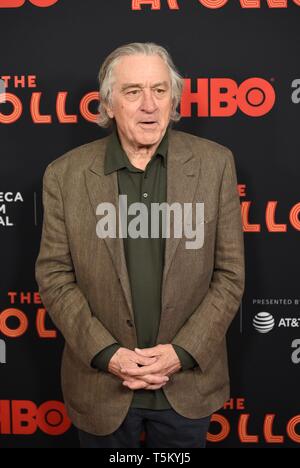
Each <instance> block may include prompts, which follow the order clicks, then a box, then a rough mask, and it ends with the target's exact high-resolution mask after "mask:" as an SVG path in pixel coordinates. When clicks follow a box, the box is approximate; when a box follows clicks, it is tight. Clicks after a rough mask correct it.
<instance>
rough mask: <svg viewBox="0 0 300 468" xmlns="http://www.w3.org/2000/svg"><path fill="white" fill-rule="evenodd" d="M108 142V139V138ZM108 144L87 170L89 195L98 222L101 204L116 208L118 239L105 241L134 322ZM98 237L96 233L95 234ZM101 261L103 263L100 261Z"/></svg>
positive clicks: (114, 178) (114, 176) (116, 189)
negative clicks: (107, 168) (107, 156)
mask: <svg viewBox="0 0 300 468" xmlns="http://www.w3.org/2000/svg"><path fill="white" fill-rule="evenodd" d="M106 140H107V138H106ZM105 149H106V144H103V145H101V148H100V153H101V154H99V153H97V154H96V156H95V158H94V161H93V163H92V164H91V166H90V167H89V168H88V169H87V170H86V174H85V175H86V185H87V191H88V194H89V199H90V202H91V205H92V207H93V212H94V215H95V218H96V220H97V221H98V220H99V219H98V218H97V216H96V210H97V206H98V205H99V203H101V202H108V203H111V204H112V205H113V206H114V207H115V208H116V218H117V228H116V229H117V237H116V238H112V237H106V238H104V239H103V241H104V242H105V244H106V246H107V248H108V250H109V252H110V255H111V259H112V262H113V264H114V266H115V269H116V273H117V275H118V277H119V279H120V282H121V286H122V288H123V291H124V295H125V298H126V301H127V304H128V308H129V311H130V314H131V317H132V319H133V320H134V313H133V307H132V299H131V290H130V282H129V276H128V271H127V266H126V259H125V251H124V245H123V239H122V238H120V237H118V232H119V210H118V207H119V193H118V178H117V172H116V171H115V172H112V173H111V174H107V175H105V174H104V155H105ZM95 235H96V232H95ZM99 261H101V260H100V259H99Z"/></svg>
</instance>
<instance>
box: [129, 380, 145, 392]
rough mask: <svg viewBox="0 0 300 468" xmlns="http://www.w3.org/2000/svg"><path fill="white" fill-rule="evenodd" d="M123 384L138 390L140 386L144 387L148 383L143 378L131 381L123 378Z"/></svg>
mask: <svg viewBox="0 0 300 468" xmlns="http://www.w3.org/2000/svg"><path fill="white" fill-rule="evenodd" d="M123 385H124V386H125V387H128V388H130V389H131V390H139V389H141V388H145V387H146V386H147V385H148V384H147V382H144V381H143V380H134V381H133V382H129V381H128V380H124V382H123Z"/></svg>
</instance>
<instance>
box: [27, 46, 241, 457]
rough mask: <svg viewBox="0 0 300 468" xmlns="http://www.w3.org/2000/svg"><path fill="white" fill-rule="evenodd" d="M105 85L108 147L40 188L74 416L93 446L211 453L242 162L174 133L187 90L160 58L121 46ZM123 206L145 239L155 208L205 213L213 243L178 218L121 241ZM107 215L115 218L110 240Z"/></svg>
mask: <svg viewBox="0 0 300 468" xmlns="http://www.w3.org/2000/svg"><path fill="white" fill-rule="evenodd" d="M99 81H100V96H101V102H100V106H99V120H98V124H99V125H100V126H101V127H109V128H111V132H110V134H109V136H107V137H105V138H102V139H99V140H96V141H94V142H92V143H88V144H86V145H83V146H81V147H79V148H75V149H74V150H72V151H70V152H68V153H67V154H65V155H63V156H61V157H60V158H58V159H56V160H55V161H53V162H52V163H51V164H49V166H48V167H47V169H46V172H45V175H44V182H43V202H44V224H43V232H42V240H41V248H40V253H39V256H38V259H37V263H36V278H37V282H38V284H39V290H40V294H41V297H42V299H43V302H44V304H45V306H46V308H47V310H48V312H49V314H50V316H51V317H52V319H53V321H54V323H55V324H56V325H57V327H58V328H59V329H60V330H61V332H62V334H63V336H64V338H65V348H64V353H63V359H62V389H63V395H64V400H65V403H66V407H67V411H68V414H69V416H70V418H71V420H72V421H73V423H74V425H75V426H76V427H77V428H78V429H79V438H80V443H81V447H84V448H86V447H95V448H101V447H115V448H125V447H127V448H130V447H140V446H141V445H140V444H141V434H142V433H143V432H144V433H145V445H146V447H153V448H172V447H174V448H193V447H195V448H201V447H205V441H206V434H207V431H208V426H209V422H210V416H211V414H212V413H213V412H214V411H216V410H218V409H219V408H220V407H221V406H222V405H223V404H224V402H225V401H226V400H227V399H228V398H229V376H228V367H227V351H226V331H227V329H228V326H229V325H230V323H231V321H232V319H233V317H234V315H235V313H236V311H237V310H238V308H239V304H240V301H241V296H242V293H243V289H244V254H243V234H242V226H241V214H240V205H239V198H238V194H237V180H236V172H235V165H234V159H233V155H232V152H231V151H230V150H229V149H228V148H226V147H224V146H222V145H220V144H218V143H215V142H213V141H210V140H207V139H204V138H200V137H197V136H194V135H190V134H188V133H183V132H179V131H175V130H173V129H172V124H173V122H176V121H178V120H179V118H180V116H179V114H178V113H177V107H178V104H179V102H180V98H181V94H182V87H183V80H182V78H181V76H180V75H179V73H178V71H177V70H176V68H175V66H174V64H173V61H172V59H171V57H170V55H169V54H168V52H167V51H166V50H165V49H164V48H163V47H161V46H158V45H156V44H154V43H132V44H127V45H124V46H121V47H119V48H118V49H116V50H114V51H113V52H112V53H111V54H110V55H109V56H108V57H107V58H106V60H105V61H104V63H103V65H102V67H101V69H100V73H99ZM121 197H125V198H126V201H127V207H128V206H129V207H130V206H131V207H132V208H135V207H136V206H138V207H140V206H141V205H143V206H144V207H146V208H147V210H146V212H147V214H146V215H144V217H143V218H140V220H139V222H140V223H142V220H144V221H145V220H146V221H148V222H149V224H148V228H149V226H150V225H151V221H153V220H152V219H151V213H152V211H151V207H152V206H157V204H159V205H160V204H165V206H167V207H169V208H170V211H169V214H170V213H171V211H172V207H174V205H176V204H177V205H178V204H181V205H184V204H190V205H191V206H192V213H193V214H194V213H195V209H194V205H196V204H199V203H202V204H204V216H203V217H202V220H201V221H200V225H201V228H202V231H203V234H204V243H203V245H202V246H201V248H199V246H198V247H196V248H187V243H186V241H187V234H186V231H185V230H184V232H182V231H181V232H182V235H181V236H180V235H175V234H174V232H173V231H174V230H172V228H174V226H175V224H176V223H177V221H178V212H177V214H176V213H175V212H174V213H173V214H174V216H173V217H172V216H169V217H168V218H166V217H163V216H162V215H161V217H160V218H159V221H160V222H159V235H150V234H151V233H152V230H151V229H150V228H149V231H147V234H149V233H150V234H149V235H145V230H143V234H140V235H138V230H137V229H135V230H134V229H128V231H129V235H128V233H127V234H126V235H124V230H125V229H124V227H126V228H129V227H130V228H132V223H133V222H135V223H137V221H136V220H134V219H133V212H134V210H131V211H130V210H128V211H127V209H126V210H125V207H124V203H123V204H122V203H121V204H120V203H119V200H120V198H121ZM110 206H113V207H115V208H116V213H117V214H118V216H116V219H115V221H112V226H113V228H115V229H111V227H107V226H106V227H107V230H106V231H105V229H104V227H103V225H102V227H101V226H100V227H99V222H101V220H102V221H103V219H104V218H103V217H102V218H100V217H99V215H104V213H105V211H107V210H108V208H109V207H110ZM160 206H161V205H160ZM141 211H143V210H141ZM144 213H145V212H144ZM162 213H163V210H162ZM164 216H165V215H164ZM176 217H177V219H175V218H176ZM171 218H172V219H171ZM166 219H169V220H170V219H171V221H170V226H171V229H170V230H169V231H168V232H166V228H165V225H164V222H165V221H166ZM196 221H197V222H199V217H198V218H197V219H196ZM193 222H194V221H193ZM107 224H109V223H108V221H107ZM130 224H131V226H130ZM137 224H138V223H137ZM163 226H164V227H163ZM120 227H121V228H122V229H121V230H120V229H118V230H117V229H116V228H120ZM156 227H157V226H156ZM120 232H122V235H120ZM116 233H117V234H116ZM132 233H133V234H132Z"/></svg>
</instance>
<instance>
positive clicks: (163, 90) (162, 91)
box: [156, 88, 165, 94]
mask: <svg viewBox="0 0 300 468" xmlns="http://www.w3.org/2000/svg"><path fill="white" fill-rule="evenodd" d="M156 92H157V93H158V94H163V93H164V92H165V89H162V88H157V89H156Z"/></svg>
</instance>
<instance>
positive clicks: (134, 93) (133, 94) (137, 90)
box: [126, 89, 139, 96]
mask: <svg viewBox="0 0 300 468" xmlns="http://www.w3.org/2000/svg"><path fill="white" fill-rule="evenodd" d="M138 93H139V89H133V90H132V91H128V93H126V94H129V95H132V96H135V95H136V94H138Z"/></svg>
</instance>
